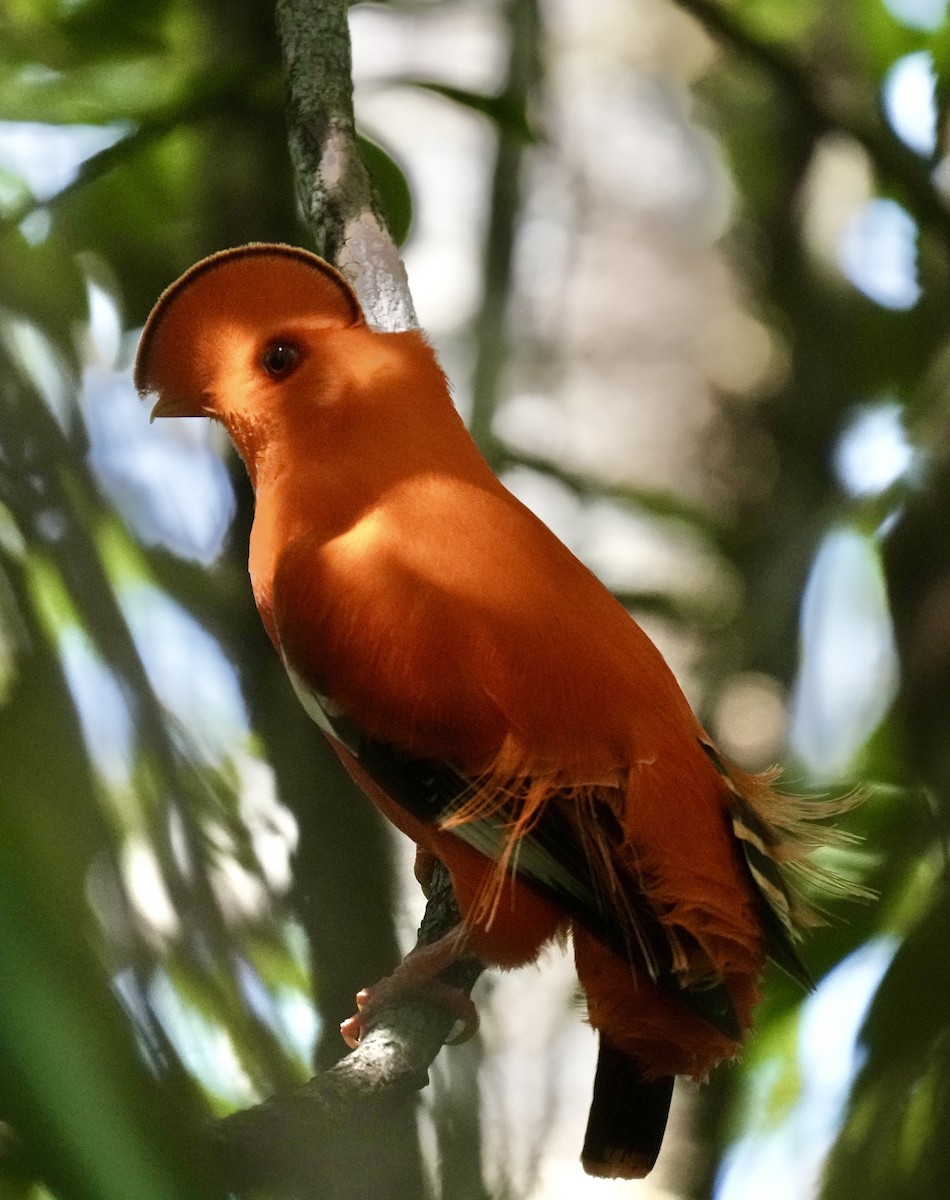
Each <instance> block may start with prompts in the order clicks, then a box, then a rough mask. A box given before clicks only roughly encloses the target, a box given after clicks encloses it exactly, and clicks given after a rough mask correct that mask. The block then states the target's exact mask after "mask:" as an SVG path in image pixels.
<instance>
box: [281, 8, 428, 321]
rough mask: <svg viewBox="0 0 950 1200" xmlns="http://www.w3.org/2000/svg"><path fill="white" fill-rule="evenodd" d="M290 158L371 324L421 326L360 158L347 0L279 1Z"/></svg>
mask: <svg viewBox="0 0 950 1200" xmlns="http://www.w3.org/2000/svg"><path fill="white" fill-rule="evenodd" d="M277 29H278V33H279V35H280V42H281V47H282V50H283V55H284V64H285V67H286V71H287V115H288V121H289V126H290V128H289V141H290V154H291V159H292V161H293V164H294V175H295V177H296V183H297V195H298V198H299V200H300V205H301V208H302V210H303V214H304V218H305V219H306V221H307V224H308V225H309V226H310V228H311V229H312V230H313V234H314V237H315V238H316V242H317V249H318V252H319V253H320V254H322V255H323V257H324V258H326V259H327V260H328V261H330V262H332V263H335V264H336V266H338V267H339V268H340V270H341V271H342V272H343V274H344V275H346V277H347V279H349V280H350V282H351V283H352V284H353V287H354V288H355V290H356V294H357V296H358V297H359V300H360V303H361V304H362V306H363V311H364V313H365V314H366V319H367V320H368V321H369V322H370V324H372V325H375V326H377V327H378V328H380V329H385V330H387V331H389V332H395V331H397V330H402V329H414V328H415V327H416V324H417V322H416V314H415V309H414V308H413V305H412V297H411V296H410V294H409V282H408V280H407V278H406V270H405V267H404V266H403V264H402V261H401V260H400V258H399V252H398V250H397V249H396V247H395V246H394V245H393V241H392V239H391V238H390V236H389V232H388V230H387V229H386V222H385V221H384V219H383V216H382V213H381V211H380V208H379V204H378V203H377V201H376V197H375V195H374V193H373V187H372V183H371V181H370V178H369V175H368V173H367V171H366V167H365V166H364V164H363V161H362V159H361V158H360V154H359V147H358V145H357V140H356V123H355V120H354V117H353V83H352V55H351V52H350V33H349V26H348V24H347V5H346V3H345V0H277Z"/></svg>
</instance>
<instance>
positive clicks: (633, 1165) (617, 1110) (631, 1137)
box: [581, 1039, 673, 1179]
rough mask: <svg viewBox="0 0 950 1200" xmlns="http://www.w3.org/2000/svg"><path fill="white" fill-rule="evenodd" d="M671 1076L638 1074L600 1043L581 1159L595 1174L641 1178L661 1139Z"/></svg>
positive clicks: (634, 1065)
mask: <svg viewBox="0 0 950 1200" xmlns="http://www.w3.org/2000/svg"><path fill="white" fill-rule="evenodd" d="M672 1098H673V1078H672V1076H668V1077H665V1078H663V1079H644V1078H643V1075H642V1073H641V1070H640V1067H639V1066H638V1065H637V1063H636V1062H634V1060H633V1059H632V1058H630V1057H629V1056H628V1055H626V1054H623V1053H621V1052H620V1051H619V1050H615V1049H614V1048H613V1047H612V1046H608V1045H606V1044H605V1043H604V1041H603V1039H601V1042H600V1053H599V1054H598V1056H597V1074H596V1075H595V1076H594V1095H593V1099H592V1100H591V1106H590V1116H589V1117H588V1119H587V1133H586V1135H585V1137H584V1149H583V1151H582V1153H581V1164H582V1166H583V1168H584V1170H585V1171H586V1172H587V1174H588V1175H594V1176H596V1177H597V1178H599V1179H643V1178H644V1176H646V1175H648V1174H649V1173H650V1171H651V1170H652V1169H653V1165H654V1163H655V1162H656V1160H657V1156H658V1154H659V1153H660V1146H661V1145H662V1144H663V1134H664V1132H665V1130H666V1121H667V1117H668V1116H669V1111H670V1101H671V1100H672Z"/></svg>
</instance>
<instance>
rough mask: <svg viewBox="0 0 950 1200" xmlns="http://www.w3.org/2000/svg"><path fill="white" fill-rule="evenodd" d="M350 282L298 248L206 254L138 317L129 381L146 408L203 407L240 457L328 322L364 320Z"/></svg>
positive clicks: (199, 410)
mask: <svg viewBox="0 0 950 1200" xmlns="http://www.w3.org/2000/svg"><path fill="white" fill-rule="evenodd" d="M364 324H365V322H364V319H363V314H362V311H361V309H360V305H359V301H358V300H357V298H356V295H355V293H354V292H353V289H352V288H351V287H350V285H349V284H348V283H347V281H346V280H345V279H344V278H343V276H342V275H341V274H340V273H339V272H338V271H337V270H335V269H334V268H333V267H331V266H330V265H329V264H328V263H325V262H324V261H323V259H321V258H318V257H317V256H316V255H315V254H311V253H310V252H309V251H307V250H301V249H297V248H295V247H292V246H283V245H271V244H265V243H260V244H252V245H248V246H241V247H239V248H237V249H234V250H224V251H222V252H221V253H219V254H214V255H212V256H211V257H210V258H206V259H203V260H202V261H201V262H199V263H197V264H196V265H195V266H193V267H192V268H191V269H190V270H189V271H186V272H185V274H184V275H182V276H181V278H180V279H178V280H176V281H175V282H174V283H173V284H172V285H171V286H170V287H169V288H167V289H166V291H165V292H164V293H163V294H162V295H161V297H160V298H159V300H158V301H157V303H156V305H155V307H154V308H153V309H152V312H151V314H150V316H149V318H148V321H147V322H146V324H145V329H144V330H143V332H142V339H141V342H140V343H139V350H138V356H137V358H136V362H135V386H136V388H137V389H138V391H139V393H140V394H141V395H143V396H146V395H154V396H157V401H156V403H155V405H154V407H153V409H152V417H153V418H155V417H213V418H216V419H218V420H220V421H221V422H223V424H224V425H225V426H226V428H227V429H228V431H229V433H230V434H231V436H232V438H233V439H234V441H235V443H236V444H237V447H238V449H239V450H240V452H241V454H242V456H243V457H244V459H245V461H246V462H248V465H249V466H250V462H249V458H252V457H253V456H254V451H255V445H254V443H255V442H256V441H257V440H259V438H258V431H259V429H260V427H261V426H262V425H264V426H266V424H267V421H268V419H269V418H272V417H273V416H274V415H275V414H276V413H277V412H279V410H280V407H281V397H282V393H283V392H284V391H285V390H286V388H287V387H288V385H291V384H292V385H293V386H296V384H297V383H299V381H300V378H301V376H302V375H304V374H308V375H309V374H311V373H312V372H313V370H314V364H313V363H312V362H311V361H310V360H311V359H312V358H313V355H314V351H315V347H316V346H317V345H319V344H320V340H321V335H323V334H326V333H327V332H329V331H333V330H341V329H349V328H352V327H354V326H361V325H364Z"/></svg>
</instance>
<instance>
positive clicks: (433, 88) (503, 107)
mask: <svg viewBox="0 0 950 1200" xmlns="http://www.w3.org/2000/svg"><path fill="white" fill-rule="evenodd" d="M396 82H400V83H404V84H406V85H407V86H409V87H417V88H422V89H423V91H427V92H434V93H435V94H436V95H437V96H444V97H445V98H446V99H447V100H452V101H453V102H454V103H455V104H461V105H462V107H463V108H470V109H472V110H474V111H475V112H477V113H481V115H482V116H483V117H487V118H488V119H489V121H492V122H493V123H494V124H495V125H497V126H498V128H499V130H501V131H502V132H503V133H506V134H509V135H510V136H511V137H513V138H515V139H516V140H517V141H519V142H526V143H529V144H530V143H535V142H538V141H540V140H541V139H540V136H539V134H538V133H537V131H536V130H535V129H534V128H533V127H532V124H531V121H530V119H529V117H528V110H527V107H526V105H525V102H524V97H518V98H517V99H516V98H514V97H512V96H508V95H505V94H502V95H499V96H486V95H484V94H483V93H482V92H470V91H468V90H467V89H466V88H459V87H453V86H452V85H451V84H448V83H438V82H436V81H434V80H431V79H401V80H398V81H396Z"/></svg>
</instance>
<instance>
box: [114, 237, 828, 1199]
mask: <svg viewBox="0 0 950 1200" xmlns="http://www.w3.org/2000/svg"><path fill="white" fill-rule="evenodd" d="M135 382H136V386H137V388H138V389H139V391H140V392H141V393H142V394H143V395H144V394H154V395H157V397H158V401H157V403H156V404H155V407H154V410H153V416H161V417H179V416H207V417H211V418H213V419H215V420H218V421H220V422H221V423H222V424H223V425H224V426H225V428H226V429H227V431H228V433H229V434H230V436H231V438H232V439H233V441H234V444H235V446H236V447H237V450H238V453H239V454H240V455H241V458H242V459H243V460H244V463H245V465H246V467H247V470H248V473H249V475H250V478H251V483H252V485H253V487H254V491H255V495H256V507H255V517H254V525H253V528H252V530H251V538H250V575H251V583H252V586H253V590H254V599H255V601H256V603H257V607H258V610H259V612H260V614H261V618H262V620H263V622H264V625H265V626H266V628H267V632H268V634H269V635H270V638H271V640H272V642H273V643H274V646H275V648H276V649H277V652H278V654H279V655H280V656H281V659H282V660H283V663H284V665H285V667H286V669H287V673H288V675H289V676H290V679H291V681H292V683H293V686H294V688H295V690H296V692H297V694H298V696H299V697H300V699H301V701H302V703H303V704H304V706H305V707H306V709H307V710H308V712H309V713H310V714H311V716H312V717H313V718H314V720H315V721H316V723H317V724H318V725H319V726H320V728H321V730H322V731H323V733H324V734H325V735H326V736H327V737H328V738H329V740H330V742H331V744H332V746H333V748H334V749H335V750H336V752H337V753H338V754H339V756H340V758H341V759H342V760H343V762H344V763H345V764H346V766H347V768H348V769H349V771H350V772H351V774H352V775H353V776H354V778H355V779H356V780H357V782H358V783H359V784H360V785H361V787H362V788H363V789H364V790H365V791H366V793H367V794H368V795H369V797H370V798H371V799H372V800H373V801H374V802H375V803H376V804H377V805H378V806H379V808H380V809H381V810H382V811H383V813H384V814H385V815H386V816H387V817H388V818H389V819H390V820H391V821H392V822H393V823H394V824H395V825H396V826H398V828H399V829H401V830H402V831H403V832H404V833H406V834H408V836H409V837H411V838H412V839H413V840H414V841H415V842H416V843H417V845H418V847H419V848H420V854H421V858H422V862H423V864H424V863H426V862H428V863H430V864H431V862H432V858H433V857H434V858H437V859H440V860H441V861H442V862H443V863H444V864H445V866H446V868H447V869H448V871H449V873H450V875H451V879H452V884H453V887H454V890H455V895H456V898H457V901H458V907H459V910H460V912H461V914H462V926H461V927H460V929H459V930H458V931H456V932H454V933H452V934H450V935H449V936H448V937H446V938H443V939H442V941H441V942H439V943H436V946H435V948H428V949H427V950H425V951H422V952H417V954H416V955H412V956H410V958H409V959H408V960H407V962H406V963H405V964H403V967H402V968H400V969H399V970H398V971H397V973H396V976H395V977H394V980H395V983H390V984H389V985H388V986H387V985H386V984H385V983H384V984H383V985H380V986H379V987H378V988H377V990H376V992H375V993H373V994H371V995H370V997H369V999H368V1002H365V1003H364V1005H363V1008H362V1012H361V1013H360V1014H359V1016H357V1017H354V1018H351V1019H350V1021H348V1022H345V1023H344V1026H343V1029H344V1033H345V1035H346V1036H347V1038H348V1040H349V1041H350V1042H351V1044H352V1043H353V1042H355V1040H356V1039H357V1038H358V1036H359V1034H360V1032H361V1031H362V1030H364V1029H365V1028H367V1027H368V1026H369V1025H370V1024H371V1023H372V1020H373V1018H374V1017H375V1015H376V1014H377V1012H378V1010H379V1007H380V1006H381V1005H382V1004H383V1003H385V1002H386V1001H387V1000H388V999H390V998H391V997H392V995H393V994H394V993H395V992H397V991H399V990H400V989H407V988H414V989H420V988H424V986H425V980H426V979H429V980H431V981H433V984H434V986H436V987H437V986H438V984H437V981H436V979H435V977H436V976H437V975H438V974H439V972H441V971H442V970H443V969H444V968H445V966H446V965H447V964H449V963H450V962H451V961H453V960H454V959H457V958H458V957H460V956H461V955H463V954H466V955H467V954H474V955H477V956H478V958H480V959H481V960H482V961H483V962H485V963H487V964H493V965H496V966H499V967H506V968H507V967H516V966H519V965H521V964H523V963H528V962H531V961H533V960H534V959H535V958H537V956H538V954H539V952H540V951H541V949H542V947H543V946H544V945H545V944H546V943H548V942H550V941H552V940H555V939H558V938H561V939H563V938H564V937H565V936H567V935H569V936H570V938H571V940H572V941H573V948H574V958H575V962H576V966H577V974H578V977H579V980H580V984H581V986H582V988H583V990H584V993H585V995H586V999H587V1013H588V1018H589V1021H590V1023H591V1025H592V1026H593V1027H594V1028H595V1029H596V1030H597V1031H598V1033H599V1038H600V1042H599V1045H600V1050H599V1058H598V1065H597V1073H596V1078H595V1081H594V1094H593V1102H592V1106H591V1112H590V1118H589V1122H588V1128H587V1134H586V1139H585V1143H584V1149H583V1156H582V1157H583V1164H584V1167H585V1169H586V1170H587V1171H588V1172H589V1173H591V1174H594V1175H601V1176H608V1177H625V1178H636V1177H640V1176H643V1175H645V1174H646V1173H647V1172H648V1171H649V1170H650V1168H651V1167H652V1165H653V1162H654V1160H655V1158H656V1155H657V1153H658V1151H659V1147H660V1142H661V1140H662V1136H663V1130H664V1127H665V1124H666V1118H667V1112H668V1109H669V1103H670V1096H671V1093H672V1087H673V1077H674V1076H675V1075H688V1076H692V1077H693V1078H702V1077H703V1076H705V1075H706V1074H707V1072H708V1071H709V1070H710V1068H711V1067H713V1066H714V1065H715V1064H716V1063H718V1062H720V1061H721V1060H723V1059H727V1058H731V1057H732V1056H733V1055H735V1053H736V1051H737V1049H738V1043H739V1041H740V1039H741V1037H742V1034H743V1032H744V1031H745V1030H747V1029H748V1028H749V1026H750V1024H751V1012H752V1008H753V1006H754V1005H755V1003H756V1001H757V1000H758V998H759V993H758V990H757V979H758V977H759V975H760V974H761V971H762V969H763V966H764V963H765V960H766V958H767V957H771V958H773V959H774V960H775V961H776V962H778V963H779V964H780V965H781V966H782V967H784V968H785V969H786V970H787V971H788V972H789V973H790V974H791V975H792V976H794V977H795V978H796V979H797V980H799V981H800V982H801V983H802V984H804V985H806V986H807V985H808V975H807V972H806V971H805V968H804V967H803V966H802V964H801V962H800V960H799V957H798V955H797V953H796V950H795V947H794V942H795V939H796V937H797V932H796V931H797V929H798V928H799V927H800V926H801V925H802V924H803V923H807V921H808V919H809V913H808V910H807V908H806V905H805V904H804V902H803V900H802V898H801V895H800V892H799V890H798V888H797V886H793V884H796V883H797V877H800V876H801V874H802V873H803V871H805V870H807V869H808V867H807V864H805V863H804V862H803V858H804V855H805V853H806V852H807V850H808V848H809V847H811V846H814V845H816V844H817V842H818V841H819V838H818V837H816V835H815V833H814V832H811V833H809V832H808V829H807V826H806V821H807V820H810V819H811V816H812V815H813V813H814V809H812V811H811V812H809V811H808V806H807V805H806V804H804V803H803V802H802V801H800V800H796V799H793V798H789V797H783V796H780V795H778V794H776V793H775V792H774V791H773V790H772V789H771V786H770V783H771V781H772V778H773V777H772V776H771V775H750V774H747V773H745V772H743V771H740V770H738V769H737V768H736V767H734V766H733V765H732V764H730V763H729V762H727V761H726V759H725V758H724V757H723V756H722V755H721V754H720V753H719V751H718V750H717V749H716V747H715V746H714V745H713V743H712V741H711V740H710V738H709V737H708V735H707V734H706V733H705V731H704V730H703V728H702V726H701V725H700V724H699V722H698V721H697V719H696V717H695V716H694V715H693V713H692V711H691V710H690V707H689V705H688V703H687V701H686V699H685V697H684V696H683V693H682V691H681V690H680V688H679V686H678V685H677V683H676V680H675V679H674V677H673V675H672V673H671V672H670V670H669V668H668V667H667V665H666V663H665V662H664V660H663V658H662V657H661V655H660V653H659V651H658V650H657V649H656V647H655V646H654V645H653V643H652V642H651V641H650V639H649V638H648V637H647V636H646V634H645V633H644V632H643V631H642V630H641V629H640V627H639V626H638V625H637V623H636V622H635V621H634V620H633V619H632V618H631V617H630V615H629V614H628V613H627V612H626V610H625V609H624V608H623V607H622V606H621V605H620V604H619V603H618V602H617V601H616V600H615V599H614V597H613V596H612V595H611V594H610V593H609V592H608V591H607V589H606V588H605V587H603V585H602V584H601V583H600V582H599V581H598V580H597V579H596V578H595V577H594V575H592V574H591V572H590V571H589V570H588V569H587V568H586V567H584V566H583V565H582V564H581V563H580V562H579V561H578V560H577V559H576V558H575V557H574V556H573V554H571V553H570V551H569V550H567V549H566V547H565V546H564V545H562V543H561V542H560V541H558V539H557V538H556V537H555V536H554V535H553V534H552V533H551V532H550V531H549V530H548V529H547V528H546V527H545V526H544V525H543V524H542V523H541V522H540V521H539V520H538V519H537V518H536V517H535V516H534V515H533V514H532V513H531V512H529V511H528V509H526V508H525V507H524V506H523V505H522V504H521V503H520V502H519V501H518V500H516V499H515V498H514V497H513V496H512V495H511V494H510V493H509V492H508V491H506V489H505V488H504V487H503V486H502V484H501V483H500V482H499V481H498V480H497V479H496V478H495V476H494V475H493V474H492V472H491V470H490V469H489V467H488V465H487V463H486V462H485V460H484V459H483V458H482V457H481V455H480V454H479V452H478V450H477V448H476V446H475V444H474V442H473V441H472V439H471V438H470V436H469V434H468V432H467V431H466V429H465V427H464V425H463V423H462V421H461V419H460V418H459V416H458V414H457V413H456V411H455V409H454V407H453V405H452V401H451V398H450V395H449V389H448V386H447V383H446V380H445V377H444V375H443V373H442V371H441V369H440V367H439V364H438V362H437V361H436V358H435V355H434V353H433V351H432V349H431V347H430V346H429V344H428V343H427V342H426V340H425V337H424V336H423V335H422V333H420V332H418V331H416V330H413V331H410V332H404V333H381V332H379V331H377V330H374V329H372V328H370V326H368V325H367V323H366V321H365V319H364V317H363V314H362V312H361V311H360V307H359V303H358V301H357V299H356V296H355V295H354V293H353V291H352V289H351V287H350V286H349V284H348V283H347V282H346V280H345V279H344V278H343V277H342V276H341V275H340V274H339V273H338V272H337V271H336V270H334V268H333V267H331V266H329V265H328V264H327V263H325V262H323V261H322V260H321V259H319V258H317V257H316V256H315V255H313V254H310V253H308V252H307V251H305V250H299V249H294V248H292V247H289V246H279V245H250V246H244V247H241V248H239V249H235V250H228V251H224V252H223V253H220V254H215V255H213V256H212V257H211V258H208V259H205V260H204V261H203V262H200V263H198V264H197V265H196V266H194V267H192V268H191V270H190V271H188V272H186V273H185V274H184V275H183V276H182V277H181V278H180V279H179V280H178V281H177V282H176V283H173V284H172V285H171V287H169V288H168V290H167V291H166V292H165V293H164V294H163V295H162V297H161V298H160V299H159V301H158V303H157V304H156V306H155V308H154V310H153V312H152V314H151V316H150V317H149V320H148V323H147V325H146V327H145V331H144V333H143V335H142V341H141V346H140V348H139V354H138V360H137V363H136V368H135ZM820 815H826V810H823V811H821V813H820ZM811 869H812V870H817V868H811ZM442 987H443V992H444V985H442ZM365 999H366V998H365V996H364V997H363V1000H364V1001H365Z"/></svg>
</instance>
